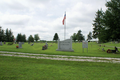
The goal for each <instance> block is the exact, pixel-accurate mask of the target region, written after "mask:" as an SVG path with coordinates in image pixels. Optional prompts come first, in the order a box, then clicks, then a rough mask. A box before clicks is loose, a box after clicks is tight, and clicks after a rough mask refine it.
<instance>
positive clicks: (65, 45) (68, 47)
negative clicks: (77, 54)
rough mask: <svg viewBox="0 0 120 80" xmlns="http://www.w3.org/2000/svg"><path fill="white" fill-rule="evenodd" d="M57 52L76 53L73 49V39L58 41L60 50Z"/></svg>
mask: <svg viewBox="0 0 120 80" xmlns="http://www.w3.org/2000/svg"><path fill="white" fill-rule="evenodd" d="M56 51H74V50H73V49H72V37H71V38H70V39H66V40H63V41H60V40H59V39H58V49H57V50H56Z"/></svg>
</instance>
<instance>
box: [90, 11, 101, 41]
mask: <svg viewBox="0 0 120 80" xmlns="http://www.w3.org/2000/svg"><path fill="white" fill-rule="evenodd" d="M102 17H103V11H102V9H101V10H98V11H97V12H96V17H95V20H94V23H93V27H94V28H93V36H92V37H93V38H95V39H96V38H98V39H99V35H100V34H101V29H102V27H103V25H102Z"/></svg>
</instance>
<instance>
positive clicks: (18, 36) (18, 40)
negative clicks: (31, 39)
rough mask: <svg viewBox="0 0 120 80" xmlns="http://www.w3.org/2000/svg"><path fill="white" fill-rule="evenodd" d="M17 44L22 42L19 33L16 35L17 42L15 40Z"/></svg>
mask: <svg viewBox="0 0 120 80" xmlns="http://www.w3.org/2000/svg"><path fill="white" fill-rule="evenodd" d="M16 41H17V42H22V34H21V33H19V34H18V35H17V40H16Z"/></svg>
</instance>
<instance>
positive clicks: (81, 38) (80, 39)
mask: <svg viewBox="0 0 120 80" xmlns="http://www.w3.org/2000/svg"><path fill="white" fill-rule="evenodd" d="M81 32H82V31H81V30H78V33H77V35H76V37H77V40H78V41H82V40H85V39H84V36H83V35H82V34H81Z"/></svg>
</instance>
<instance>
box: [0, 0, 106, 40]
mask: <svg viewBox="0 0 120 80" xmlns="http://www.w3.org/2000/svg"><path fill="white" fill-rule="evenodd" d="M105 3H106V0H0V26H1V27H2V29H3V30H6V29H7V28H8V29H9V30H10V29H11V30H12V32H13V35H14V37H17V34H19V33H21V34H22V35H23V34H25V35H26V39H28V37H29V36H30V35H32V36H33V37H34V35H35V34H38V35H39V37H40V40H47V41H52V40H53V37H54V35H55V33H57V34H58V36H59V39H60V40H64V25H63V24H62V20H63V18H64V14H65V12H66V39H69V38H70V37H71V36H72V35H73V33H77V32H78V30H81V31H82V32H81V33H82V34H83V35H84V36H85V39H87V35H88V34H89V32H92V31H93V25H92V24H93V20H94V19H95V14H96V12H97V11H98V9H101V8H102V10H103V11H105V10H106V6H105Z"/></svg>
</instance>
